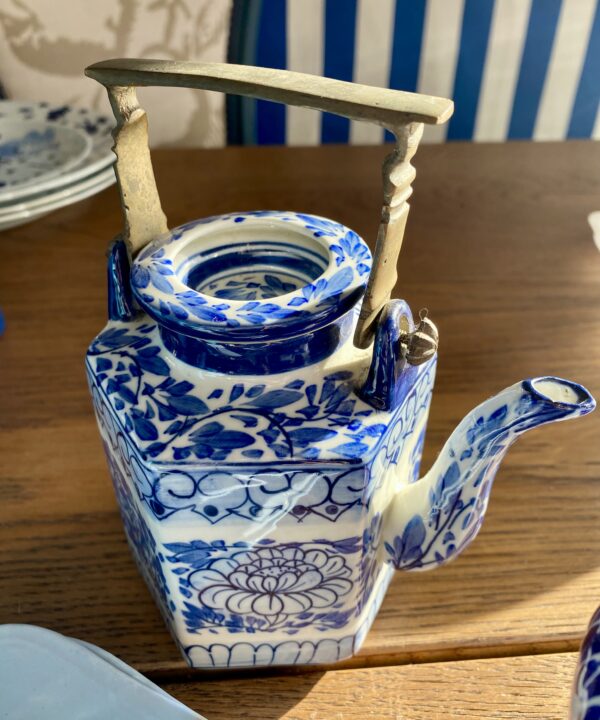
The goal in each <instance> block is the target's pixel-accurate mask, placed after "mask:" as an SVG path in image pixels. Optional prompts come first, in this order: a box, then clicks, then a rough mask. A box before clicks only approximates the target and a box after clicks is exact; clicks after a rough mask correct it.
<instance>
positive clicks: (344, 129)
mask: <svg viewBox="0 0 600 720" xmlns="http://www.w3.org/2000/svg"><path fill="white" fill-rule="evenodd" d="M374 12H376V11H375V10H374ZM355 35H356V0H325V38H324V42H325V52H324V62H323V65H324V68H323V73H324V75H326V76H327V77H332V78H336V80H349V81H351V80H352V74H353V71H354V40H355ZM349 137H350V121H349V120H348V119H347V118H343V117H339V116H338V115H330V114H329V113H325V114H323V117H322V124H321V141H322V142H324V143H347V142H348V139H349Z"/></svg>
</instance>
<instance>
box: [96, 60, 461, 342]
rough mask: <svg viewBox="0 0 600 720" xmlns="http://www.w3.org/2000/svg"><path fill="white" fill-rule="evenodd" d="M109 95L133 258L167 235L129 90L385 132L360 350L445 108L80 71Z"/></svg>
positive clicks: (145, 65)
mask: <svg viewBox="0 0 600 720" xmlns="http://www.w3.org/2000/svg"><path fill="white" fill-rule="evenodd" d="M85 74H86V75H87V76H88V77H91V78H94V79H95V80H97V81H98V82H99V83H101V84H102V85H104V86H105V87H106V88H107V90H108V95H109V99H110V103H111V106H112V109H113V113H114V115H115V118H116V120H117V127H116V129H115V131H114V138H115V146H114V151H115V154H116V156H117V162H116V173H117V182H118V185H119V192H120V195H121V206H122V209H123V220H124V231H123V234H122V236H123V239H124V240H125V242H126V243H127V247H128V249H129V252H130V253H131V254H132V255H133V254H135V253H136V252H137V251H138V250H140V249H141V248H142V247H144V245H146V244H147V243H148V242H150V240H152V238H154V237H156V236H157V235H159V234H162V233H164V232H167V230H168V227H167V220H166V217H165V214H164V213H163V210H162V208H161V205H160V198H159V196H158V191H157V188H156V182H155V180H154V173H153V170H152V162H151V159H150V151H149V149H148V124H147V118H146V113H145V112H144V110H143V109H142V108H141V107H140V106H139V103H138V100H137V96H136V92H135V86H174V87H188V88H201V89H204V90H217V91H221V92H225V93H233V94H237V95H246V96H248V97H255V98H262V99H264V100H273V101H274V102H281V103H286V104H288V105H299V106H302V107H308V108H313V109H315V110H322V111H324V112H331V113H334V114H336V115H343V116H345V117H348V118H351V119H352V120H364V121H366V122H372V123H375V124H377V125H380V126H382V127H384V128H387V129H388V130H390V131H391V132H392V133H393V134H394V135H395V136H396V139H397V143H396V149H395V150H394V152H393V153H392V154H391V155H390V156H389V157H388V158H387V159H386V161H385V163H384V165H383V180H384V205H383V210H382V219H381V225H380V228H379V233H378V237H377V246H376V249H375V257H374V263H373V270H372V271H371V275H370V277H369V283H368V286H367V291H366V294H365V298H364V301H363V305H362V308H361V314H360V319H359V324H358V328H357V332H356V336H355V342H356V343H357V344H358V345H359V346H361V347H366V346H367V345H368V344H369V342H370V341H371V338H372V326H373V322H374V321H375V319H376V318H377V315H378V314H379V312H380V311H381V308H382V307H383V305H384V304H385V302H386V301H387V300H388V299H389V298H390V296H391V292H392V290H393V288H394V285H395V283H396V277H397V276H396V264H397V260H398V254H399V252H400V246H401V244H402V236H403V234H404V226H405V224H406V215H407V213H408V204H407V202H406V200H407V199H408V197H409V196H410V193H411V189H410V184H411V182H412V180H413V178H414V169H413V168H412V166H411V165H410V160H411V158H412V156H413V155H414V153H415V152H416V149H417V145H418V141H419V138H420V136H421V132H422V125H423V123H428V124H440V123H443V122H446V120H448V118H449V117H450V116H451V115H452V112H453V109H454V106H453V103H452V101H451V100H446V99H444V98H437V97H431V96H428V95H420V94H416V93H408V92H402V91H399V90H388V89H385V88H375V87H370V86H367V85H358V84H356V83H350V82H343V81H341V80H333V79H331V78H324V77H317V76H315V75H306V74H304V73H296V72H290V71H288V70H273V69H271V68H261V67H252V66H249V65H229V64H223V63H192V62H176V61H169V60H134V59H116V60H105V61H103V62H99V63H96V64H94V65H90V66H89V67H88V68H86V70H85Z"/></svg>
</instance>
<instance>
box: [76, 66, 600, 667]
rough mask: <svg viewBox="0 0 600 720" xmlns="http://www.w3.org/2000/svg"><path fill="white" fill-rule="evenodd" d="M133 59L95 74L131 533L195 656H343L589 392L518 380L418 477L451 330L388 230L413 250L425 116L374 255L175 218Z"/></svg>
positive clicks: (291, 222) (315, 225)
mask: <svg viewBox="0 0 600 720" xmlns="http://www.w3.org/2000/svg"><path fill="white" fill-rule="evenodd" d="M147 62H148V63H150V65H151V64H152V61H147ZM120 63H122V61H119V63H117V65H116V66H111V67H110V68H108V70H107V68H106V66H103V67H102V68H101V70H102V72H100V73H99V74H100V76H101V77H105V76H104V73H105V72H109V75H108V76H107V77H108V80H110V83H112V84H114V87H113V86H112V84H109V89H110V90H111V92H112V95H111V97H112V100H113V105H114V106H117V107H118V112H116V114H117V117H121V119H122V118H123V117H125V119H126V122H125V123H124V125H123V126H122V127H121V130H120V133H125V136H124V139H123V137H122V136H121V143H122V144H121V147H120V146H119V137H120V136H119V134H117V146H116V151H117V156H118V164H117V172H118V176H119V181H120V188H121V191H122V194H123V197H124V201H125V202H124V208H125V219H126V223H125V228H126V229H125V233H124V236H123V237H121V238H119V239H117V241H116V242H115V243H114V244H113V245H112V247H111V250H110V253H109V265H108V278H109V316H110V320H109V323H108V325H107V327H106V328H105V329H104V330H103V331H102V332H101V333H100V334H99V335H98V336H97V337H96V338H95V340H94V341H93V342H92V344H91V346H90V348H89V351H88V354H87V360H86V366H87V373H88V379H89V384H90V388H91V393H92V397H93V401H94V407H95V411H96V416H97V419H98V425H99V428H100V433H101V436H102V440H103V443H104V447H105V450H106V454H107V457H108V462H109V466H110V470H111V474H112V479H113V483H114V487H115V491H116V495H117V499H118V502H119V506H120V509H121V514H122V517H123V521H124V525H125V530H126V534H127V537H128V540H129V544H130V545H131V548H132V550H133V554H134V556H135V558H136V561H137V564H138V566H139V568H140V571H141V573H142V574H143V576H144V577H145V579H146V581H147V583H148V585H149V587H150V589H151V591H152V592H153V594H154V596H155V598H156V601H157V603H158V605H159V607H160V609H161V611H162V613H163V615H164V617H165V620H166V622H167V623H168V625H169V627H170V629H171V631H172V634H173V636H174V637H175V638H176V641H177V643H178V644H179V646H180V648H181V650H182V652H183V654H184V656H185V657H186V659H187V660H188V662H189V663H190V664H191V665H192V666H194V667H201V668H222V667H246V666H261V665H291V664H310V663H319V664H320V663H331V662H334V661H337V660H340V659H342V658H345V657H348V656H350V655H352V654H353V653H354V652H356V650H357V649H358V648H359V647H360V644H361V642H362V640H363V639H364V637H365V635H366V633H367V631H368V629H369V626H370V624H371V622H372V621H373V619H374V617H375V614H376V612H377V609H378V607H379V604H380V602H381V600H382V598H383V595H384V593H385V590H386V588H387V585H388V583H389V581H390V579H391V576H392V574H393V572H394V569H398V570H423V569H428V568H432V567H435V566H437V565H440V564H443V563H445V562H447V561H448V560H450V559H451V558H453V557H454V556H456V555H457V554H458V553H459V552H460V551H461V550H462V549H463V548H464V547H466V546H467V545H468V543H469V542H471V541H472V540H473V538H474V537H475V535H476V534H477V532H478V530H479V527H480V525H481V522H482V519H483V516H484V514H485V510H486V508H487V500H488V496H489V492H490V489H491V484H492V481H493V477H494V474H495V472H496V470H497V468H498V465H499V462H500V460H501V458H502V456H503V455H504V453H505V452H506V450H507V449H508V447H509V446H510V444H511V443H512V442H513V441H514V440H515V439H516V438H517V437H518V436H519V435H520V434H521V433H523V432H525V431H526V430H528V429H530V428H532V427H535V426H537V425H540V424H544V423H548V422H551V421H554V420H562V419H566V418H569V417H575V416H577V415H583V414H585V413H587V412H590V411H591V410H592V409H593V407H594V401H593V399H592V398H591V396H590V395H589V393H588V392H587V391H586V390H585V389H584V388H582V387H581V386H579V385H577V384H575V383H571V382H568V381H565V380H561V379H559V378H536V379H534V380H528V381H524V382H522V383H517V384H516V385H514V386H512V387H511V388H508V389H507V390H505V391H504V392H502V393H500V394H499V395H498V396H496V397H495V398H492V399H490V400H488V401H486V402H485V403H483V404H482V405H481V406H479V407H478V408H476V409H475V410H474V411H473V412H472V413H470V414H469V415H468V416H467V417H466V418H465V419H464V420H463V421H462V423H461V424H460V425H459V426H458V428H457V430H456V431H455V432H454V434H453V435H452V436H451V437H450V439H449V440H448V442H447V443H446V446H445V447H444V449H443V450H442V451H441V453H440V455H439V457H438V460H437V461H436V463H435V464H434V465H433V467H432V468H431V470H430V471H429V473H427V475H426V476H425V477H424V478H421V479H420V480H418V471H419V464H420V459H421V450H422V445H423V439H424V433H425V426H426V421H427V414H428V409H429V403H430V399H431V392H432V387H433V380H434V374H435V364H436V347H437V332H436V331H435V328H434V326H433V325H432V324H431V322H430V321H428V319H427V318H426V317H425V316H424V315H421V316H420V319H419V320H418V321H417V322H414V321H413V317H412V314H411V311H410V309H409V308H408V306H407V305H406V303H405V302H403V301H401V300H389V291H390V290H391V288H389V287H388V288H387V291H385V288H384V292H383V293H381V283H379V286H378V285H377V283H373V278H374V277H377V269H378V267H380V266H381V265H384V266H385V265H386V264H388V265H389V263H390V262H392V261H393V262H394V265H395V260H394V252H392V253H391V255H390V254H389V253H388V254H386V253H387V250H386V247H387V248H388V249H389V246H386V242H385V240H386V238H388V233H390V232H391V240H392V241H395V242H396V249H395V254H396V255H397V251H398V250H399V243H398V234H399V237H400V239H401V235H402V230H403V227H404V222H405V219H406V211H407V209H406V208H405V202H404V201H405V199H406V196H407V195H406V192H405V190H406V187H408V186H409V185H410V179H411V176H410V172H408V175H407V174H406V172H407V168H410V165H409V162H408V161H407V160H406V158H408V160H410V157H411V156H412V153H413V152H414V148H413V149H412V150H411V149H410V142H409V141H410V138H414V137H415V131H414V128H413V130H412V131H411V132H409V133H408V134H405V135H403V134H402V132H398V134H399V136H400V137H401V138H404V139H405V140H406V143H405V144H404V146H402V142H400V144H399V148H398V149H397V151H396V154H393V158H395V160H393V161H391V162H389V163H388V168H387V171H386V170H384V178H385V177H387V179H388V181H389V182H388V185H390V186H391V187H393V188H396V189H398V188H400V189H401V192H400V195H398V194H394V192H388V190H389V188H388V185H386V186H385V187H386V188H387V189H386V190H385V193H384V194H385V198H384V199H385V202H384V212H383V219H382V227H381V228H380V236H379V238H378V242H377V249H376V253H375V258H376V263H375V264H374V267H372V259H371V254H370V251H369V248H368V246H367V245H366V243H365V242H364V240H362V238H360V237H359V236H358V235H357V234H356V233H355V232H353V231H352V230H351V229H349V228H346V227H344V226H343V225H340V224H339V223H336V222H334V221H332V220H328V219H325V218H320V217H315V216H312V215H307V214H302V213H293V212H271V211H257V212H253V213H252V212H251V213H234V214H230V215H224V216H217V217H211V218H207V219H204V220H198V221H194V222H191V223H188V224H186V225H183V226H181V227H179V228H175V229H174V230H171V231H167V230H166V227H162V226H163V225H164V217H163V220H161V213H159V212H157V211H156V208H154V209H152V198H153V197H155V195H154V194H153V193H154V192H155V189H154V190H152V189H151V190H150V191H149V192H148V193H145V195H144V198H145V201H147V204H148V207H147V208H146V210H147V212H142V211H143V209H144V207H146V206H145V205H144V204H143V203H140V202H139V198H138V197H137V195H136V194H135V193H133V194H132V188H135V189H137V192H138V193H139V192H140V187H142V185H143V182H144V181H145V179H147V178H146V176H145V175H140V174H139V173H138V174H137V175H136V172H134V173H133V175H131V174H128V169H129V167H128V165H127V163H126V162H125V159H126V157H127V153H128V152H130V145H128V143H130V142H131V138H132V137H133V138H135V136H136V133H139V130H140V126H139V122H140V121H141V120H143V115H140V113H139V112H138V111H139V108H137V106H136V105H135V103H134V102H133V100H132V98H131V96H130V95H128V94H127V93H125V95H123V91H124V90H126V91H128V90H131V88H127V87H125V88H124V86H126V85H127V84H128V83H127V82H123V80H127V78H122V77H121V75H120V74H119V73H120V72H121V70H120V68H121V64H120ZM176 65H177V68H176V69H177V72H179V74H180V75H182V76H185V77H187V75H185V73H184V72H183V71H182V70H181V64H176ZM166 67H167V68H170V69H171V70H172V69H173V64H167V65H166ZM212 67H213V66H210V68H212ZM115 68H116V69H115ZM210 68H209V70H206V66H203V68H202V70H201V72H202V77H205V78H206V77H212V75H211V73H213V70H212V69H210ZM92 70H94V69H93V68H92ZM184 70H185V66H184ZM194 70H195V71H196V72H199V71H198V68H197V67H195V68H194ZM247 70H248V69H246V71H247ZM250 70H252V69H250ZM254 70H255V69H254ZM246 71H244V72H246ZM98 72H99V71H98V70H95V71H94V72H91V73H90V74H92V75H94V73H96V75H98ZM157 72H158V73H160V72H162V71H157V70H152V67H145V68H144V70H143V73H141V74H138V75H136V76H135V78H134V79H135V80H140V78H141V79H142V80H143V79H147V77H148V76H149V75H151V76H152V77H155V76H156V73H157ZM186 72H187V70H186ZM220 72H221V71H220ZM223 72H225V71H223ZM227 72H229V71H227ZM269 72H274V71H269ZM115 73H116V74H115ZM153 73H154V74H153ZM160 77H162V76H160ZM172 77H173V72H171V73H170V74H169V76H168V79H169V81H171V80H172ZM193 77H194V78H197V77H198V75H197V74H196V75H193ZM265 77H267V79H268V77H270V76H269V75H268V73H267V75H266V76H265ZM286 77H287V75H286ZM278 78H279V75H276V76H275V78H274V79H273V78H271V80H272V82H273V83H274V82H279V79H278ZM105 80H106V78H105ZM286 82H287V80H286ZM302 82H304V81H302ZM327 83H334V85H335V81H327ZM163 84H165V83H164V82H163ZM284 84H285V83H284ZM292 84H293V83H292ZM326 86H327V87H329V85H327V84H326ZM244 87H245V86H244ZM286 87H287V86H286ZM336 87H337V86H336ZM334 89H335V88H334ZM246 90H247V88H246ZM367 90H368V89H367ZM288 91H289V87H288V88H287V90H286V92H288ZM250 94H251V93H250ZM254 94H261V95H265V94H266V91H265V89H264V86H263V87H261V88H260V93H259V92H258V91H257V92H254ZM331 94H333V95H335V93H334V90H333V89H332V90H331ZM303 97H304V96H303ZM124 98H125V99H126V102H125V100H124ZM375 105H376V107H377V108H378V109H377V112H380V110H381V103H376V104H375ZM313 106H315V107H320V108H321V109H330V106H328V105H327V104H326V103H325V104H324V103H321V104H319V103H316V102H313ZM349 106H351V110H352V113H355V112H356V110H355V107H356V103H355V102H353V103H350V104H349ZM335 109H336V110H338V111H339V110H340V105H339V104H338V105H336V106H335ZM400 114H401V115H402V113H400ZM396 130H398V128H397V127H396ZM132 133H133V135H132ZM417 134H418V133H417ZM123 143H124V145H123ZM133 145H135V142H134V143H133ZM146 152H147V149H146ZM137 157H142V159H143V157H144V156H143V152H142V151H141V150H139V148H138V153H137V155H135V157H134V158H133V159H135V158H137ZM398 157H400V161H399V162H396V161H397V160H398ZM129 159H130V160H131V157H130V158H129ZM142 165H144V163H142ZM148 167H149V166H148V165H146V166H145V171H144V172H147V171H148ZM402 188H404V190H402ZM148 198H150V200H148ZM136 203H137V208H136ZM148 208H149V209H148ZM159 209H160V208H159ZM398 213H400V214H398ZM403 213H404V214H403ZM388 239H389V238H388ZM392 244H393V243H392ZM378 263H379V264H378ZM392 284H393V283H392ZM378 288H379V289H378ZM365 291H366V300H363V299H362V298H363V295H364V293H365ZM361 302H362V306H361ZM359 310H360V314H359Z"/></svg>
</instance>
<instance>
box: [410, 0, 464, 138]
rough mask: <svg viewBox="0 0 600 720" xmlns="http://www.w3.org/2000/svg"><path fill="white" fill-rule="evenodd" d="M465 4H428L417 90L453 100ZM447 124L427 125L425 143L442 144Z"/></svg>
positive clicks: (438, 0) (445, 0) (451, 0)
mask: <svg viewBox="0 0 600 720" xmlns="http://www.w3.org/2000/svg"><path fill="white" fill-rule="evenodd" d="M463 8H464V0H428V1H427V11H426V14H425V28H424V30H423V48H422V50H421V62H420V65H419V82H418V84H417V90H418V92H420V93H425V94H427V95H438V96H440V97H449V98H451V97H452V93H453V92H454V76H455V75H456V63H457V61H458V49H459V45H460V34H461V27H462V18H463ZM447 131H448V123H445V124H444V125H435V126H434V125H426V126H425V132H424V134H423V140H424V142H443V141H444V140H445V139H446V133H447Z"/></svg>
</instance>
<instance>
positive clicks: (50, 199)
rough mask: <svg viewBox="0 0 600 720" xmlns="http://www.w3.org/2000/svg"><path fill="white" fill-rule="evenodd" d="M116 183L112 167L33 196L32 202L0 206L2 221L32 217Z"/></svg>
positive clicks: (0, 218)
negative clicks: (38, 212)
mask: <svg viewBox="0 0 600 720" xmlns="http://www.w3.org/2000/svg"><path fill="white" fill-rule="evenodd" d="M113 182H115V172H114V170H113V168H112V167H108V168H105V169H104V170H101V171H100V172H99V173H96V174H95V175H91V176H90V177H88V178H84V179H83V180H80V181H78V182H75V183H73V184H71V185H66V186H65V187H62V188H58V189H56V190H53V191H51V192H43V193H39V194H36V195H34V196H32V198H31V199H30V200H26V201H24V202H20V203H16V204H14V205H10V206H5V207H1V206H0V220H3V219H6V220H8V219H14V218H18V217H20V216H22V215H27V216H29V215H31V214H34V213H36V212H37V211H38V210H39V209H40V208H44V207H46V206H48V205H52V206H54V205H56V204H57V203H62V202H63V201H69V202H70V200H71V198H72V197H73V196H79V195H81V194H82V193H84V192H85V191H86V190H89V189H91V188H94V187H96V186H98V185H101V186H103V187H104V186H105V183H108V184H112V183H113Z"/></svg>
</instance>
